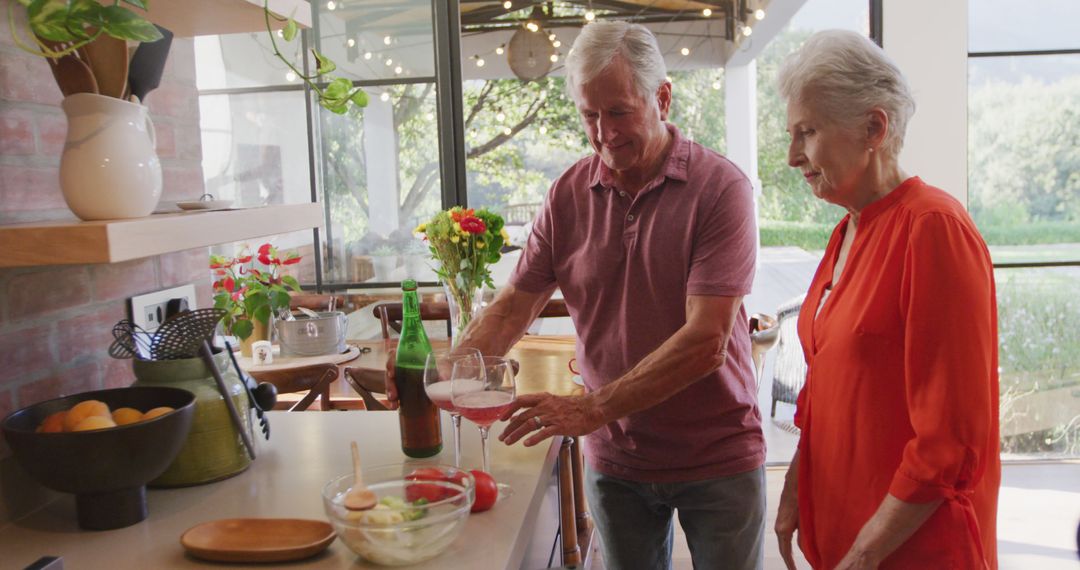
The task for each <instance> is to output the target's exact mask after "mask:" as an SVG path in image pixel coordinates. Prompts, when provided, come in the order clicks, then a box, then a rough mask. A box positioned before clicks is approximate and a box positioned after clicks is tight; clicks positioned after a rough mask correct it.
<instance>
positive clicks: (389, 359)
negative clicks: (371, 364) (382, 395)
mask: <svg viewBox="0 0 1080 570" xmlns="http://www.w3.org/2000/svg"><path fill="white" fill-rule="evenodd" d="M396 354H397V349H396V348H391V349H390V350H389V352H387V353H386V407H387V408H388V409H391V410H396V409H398V406H400V405H401V404H400V403H399V402H398V399H397V384H396V383H394V357H395V355H396Z"/></svg>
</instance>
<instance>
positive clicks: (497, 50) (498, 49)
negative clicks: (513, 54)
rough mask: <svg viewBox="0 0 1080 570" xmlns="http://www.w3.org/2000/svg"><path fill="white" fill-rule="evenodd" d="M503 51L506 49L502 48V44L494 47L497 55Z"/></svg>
mask: <svg viewBox="0 0 1080 570" xmlns="http://www.w3.org/2000/svg"><path fill="white" fill-rule="evenodd" d="M505 51H506V48H504V47H502V46H499V47H497V48H495V53H497V54H499V55H502V54H503V52H505Z"/></svg>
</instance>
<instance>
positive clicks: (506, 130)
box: [503, 127, 514, 136]
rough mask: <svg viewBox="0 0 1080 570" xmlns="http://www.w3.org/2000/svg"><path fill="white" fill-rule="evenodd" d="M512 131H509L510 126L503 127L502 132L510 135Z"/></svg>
mask: <svg viewBox="0 0 1080 570" xmlns="http://www.w3.org/2000/svg"><path fill="white" fill-rule="evenodd" d="M512 132H514V131H511V130H510V127H503V134H504V135H506V136H510V133H512Z"/></svg>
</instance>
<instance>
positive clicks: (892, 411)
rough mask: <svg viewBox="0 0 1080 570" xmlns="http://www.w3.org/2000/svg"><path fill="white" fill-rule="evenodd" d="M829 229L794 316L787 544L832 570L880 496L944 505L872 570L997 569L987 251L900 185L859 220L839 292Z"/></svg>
mask: <svg viewBox="0 0 1080 570" xmlns="http://www.w3.org/2000/svg"><path fill="white" fill-rule="evenodd" d="M846 225H847V218H845V219H844V220H843V221H841V222H840V224H839V225H838V226H837V227H836V229H835V230H834V231H833V234H832V237H831V239H830V240H829V246H828V248H827V249H826V251H825V257H824V258H823V259H822V262H821V265H820V266H818V269H817V273H816V275H815V276H814V280H813V282H812V283H811V285H810V290H809V291H808V292H807V295H806V300H805V302H804V303H803V306H802V310H801V312H800V314H799V337H800V340H801V342H802V347H803V352H804V354H805V355H806V360H807V364H808V366H809V371H808V373H807V378H806V385H805V387H804V388H803V390H802V392H801V393H800V394H799V399H798V408H797V411H796V416H795V422H796V424H797V425H798V426H799V427H800V428H801V429H802V437H801V438H800V440H799V473H798V480H799V486H798V489H799V545H800V547H801V548H802V550H803V552H804V554H805V555H806V558H807V560H808V561H809V562H810V563H811V564H812V565H813V566H814V568H833V567H835V566H836V564H837V563H839V562H840V560H841V559H842V558H843V557H844V555H845V554H846V553H847V552H848V550H849V549H850V548H851V545H852V544H853V542H854V540H855V536H856V535H857V534H858V532H859V530H860V529H861V528H862V527H863V525H864V524H865V523H866V521H867V520H869V519H870V517H871V516H872V515H873V514H874V512H875V511H876V510H877V508H878V506H879V505H880V504H881V502H882V500H883V499H884V498H885V494H886V493H890V494H892V495H893V496H894V497H896V498H897V499H900V500H901V501H905V502H909V503H924V502H929V501H933V500H937V499H944V501H945V502H944V503H942V505H941V507H939V508H938V509H937V510H936V511H935V512H934V514H933V515H931V517H930V518H929V519H928V520H927V521H926V522H925V523H924V524H923V525H922V526H921V527H920V528H919V529H918V530H917V531H915V534H913V535H912V536H911V538H909V539H908V540H907V541H906V542H905V543H904V544H902V545H901V546H900V547H899V548H898V549H897V550H896V551H894V552H893V553H892V555H890V556H889V557H888V558H886V559H885V561H884V562H883V564H882V565H881V568H883V569H885V568H962V569H968V568H982V567H984V566H985V567H987V568H991V569H994V568H997V538H996V522H997V519H996V516H997V493H998V484H999V482H1000V479H1001V461H1000V458H999V455H998V374H997V367H998V343H997V308H996V302H995V296H994V276H993V269H992V266H991V262H990V254H989V252H988V251H987V248H986V244H985V243H984V242H983V240H982V237H981V236H980V235H979V232H978V230H976V229H975V225H974V223H973V222H972V221H971V218H970V217H969V216H968V214H967V212H966V211H965V210H964V208H963V206H961V205H960V203H959V202H957V201H956V200H955V199H953V198H952V197H951V196H949V195H948V194H946V193H945V192H943V191H942V190H940V189H937V188H934V187H931V186H928V185H926V184H925V183H924V182H923V181H922V180H920V179H919V178H917V177H915V178H910V179H908V180H906V181H905V182H904V183H903V184H901V185H900V186H899V187H897V188H896V189H895V190H893V191H892V192H890V193H889V194H888V195H886V196H885V197H884V198H882V199H880V200H878V201H876V202H874V203H872V204H870V205H869V206H867V207H866V208H865V209H864V210H863V212H862V214H861V216H860V220H859V225H858V230H857V233H856V234H855V241H854V242H853V243H852V245H851V250H850V252H849V254H848V259H847V264H846V266H845V267H844V270H843V274H842V278H841V279H840V282H839V284H838V285H837V286H836V287H835V288H833V290H832V293H831V294H830V295H829V297H828V299H827V300H826V302H825V304H824V306H823V307H822V308H821V311H820V313H818V314H817V316H816V318H815V313H816V312H817V309H818V305H819V302H820V300H821V298H822V295H823V294H824V292H825V289H826V288H827V287H830V288H831V285H832V275H833V267H834V264H835V263H836V258H837V254H838V252H839V250H840V244H841V242H842V241H843V237H844V230H845V227H846Z"/></svg>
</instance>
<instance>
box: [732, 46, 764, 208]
mask: <svg viewBox="0 0 1080 570" xmlns="http://www.w3.org/2000/svg"><path fill="white" fill-rule="evenodd" d="M724 114H725V122H726V125H727V135H726V139H727V153H726V154H727V157H728V158H729V159H730V160H731V161H732V162H734V163H735V165H736V166H738V167H739V168H741V169H742V171H743V172H745V173H746V176H747V177H748V178H750V182H751V183H753V185H754V196H755V197H756V196H759V195H760V194H761V179H760V178H758V144H757V62H756V60H751V61H750V63H747V64H745V65H735V66H728V67H726V68H725V69H724Z"/></svg>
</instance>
